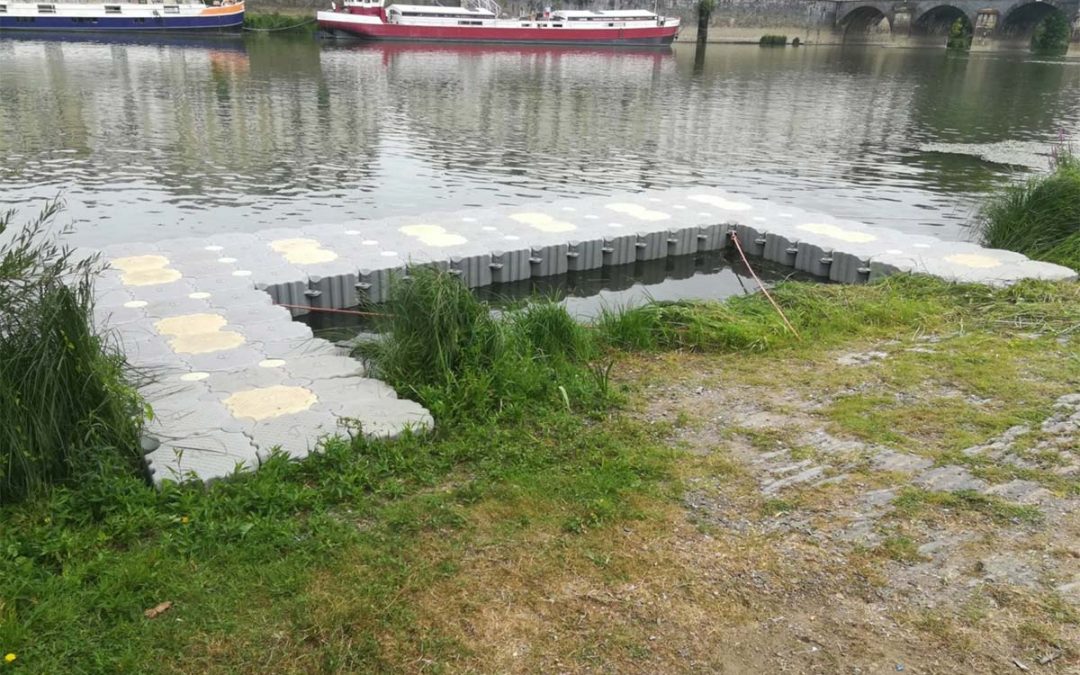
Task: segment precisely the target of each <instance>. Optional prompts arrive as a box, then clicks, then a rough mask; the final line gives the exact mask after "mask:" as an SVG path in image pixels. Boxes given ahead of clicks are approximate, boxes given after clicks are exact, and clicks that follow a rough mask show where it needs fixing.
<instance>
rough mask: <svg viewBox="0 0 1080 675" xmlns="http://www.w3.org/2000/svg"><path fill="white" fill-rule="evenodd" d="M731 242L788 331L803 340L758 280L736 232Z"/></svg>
mask: <svg viewBox="0 0 1080 675" xmlns="http://www.w3.org/2000/svg"><path fill="white" fill-rule="evenodd" d="M731 241H733V242H734V243H735V249H736V250H737V251H738V252H739V257H740V258H742V261H743V265H746V269H747V271H748V272H750V276H752V277H754V281H756V282H757V285H758V287H759V288H760V289H761V292H762V293H764V294H765V297H766V298H768V299H769V303H770V304H772V306H773V308H774V309H775V310H776V311H777V313H778V314H780V318H781V319H782V320H783V322H784V325H785V326H787V329H788V330H790V331H791V332H792V333H793V334H794V335H795V337H796V339H799V340H802V336H801V335H799V331H797V330H795V326H792V325H791V322H790V321H788V318H787V315H785V314H784V310H782V309H780V305H778V304H777V303H776V300H774V299H773V296H772V294H770V293H769V289H767V288H765V284H764V283H762V281H761V279H759V278H758V275H757V273H756V272H754V268H753V267H750V261H749V260H747V259H746V253H745V252H743V248H742V243H741V242H740V241H739V236H738V235H737V234H735V231H734V230H732V231H731Z"/></svg>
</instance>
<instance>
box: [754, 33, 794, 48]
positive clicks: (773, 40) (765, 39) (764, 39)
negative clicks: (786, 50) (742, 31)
mask: <svg viewBox="0 0 1080 675" xmlns="http://www.w3.org/2000/svg"><path fill="white" fill-rule="evenodd" d="M758 44H759V45H760V46H762V47H783V46H785V45H786V44H787V36H786V35H762V36H761V39H760V40H758Z"/></svg>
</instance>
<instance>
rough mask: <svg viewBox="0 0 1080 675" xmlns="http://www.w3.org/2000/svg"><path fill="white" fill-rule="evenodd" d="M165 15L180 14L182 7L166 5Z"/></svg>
mask: <svg viewBox="0 0 1080 675" xmlns="http://www.w3.org/2000/svg"><path fill="white" fill-rule="evenodd" d="M165 13H166V14H179V13H180V5H165Z"/></svg>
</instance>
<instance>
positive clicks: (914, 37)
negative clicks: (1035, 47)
mask: <svg viewBox="0 0 1080 675" xmlns="http://www.w3.org/2000/svg"><path fill="white" fill-rule="evenodd" d="M1055 12H1059V13H1061V15H1062V16H1063V17H1064V18H1065V19H1067V20H1068V21H1069V23H1070V24H1071V25H1072V26H1073V34H1072V41H1073V42H1074V43H1076V42H1078V41H1080V16H1078V15H1080V0H924V1H920V2H896V1H889V0H837V2H836V14H835V23H834V30H835V31H836V32H837V33H838V34H839V36H840V37H842V38H843V41H844V42H883V41H890V42H909V43H912V44H919V43H926V44H934V43H940V44H944V42H945V41H946V40H947V39H948V35H949V29H950V28H951V26H952V25H953V23H954V22H955V21H956V20H957V19H960V20H962V21H964V22H966V23H967V24H968V26H969V27H970V28H971V30H972V32H973V36H974V40H973V45H972V46H973V47H974V48H979V47H984V48H988V47H990V46H991V45H996V46H1005V47H1009V46H1015V47H1018V48H1019V47H1027V45H1028V43H1029V42H1030V40H1031V35H1032V32H1033V31H1034V30H1035V26H1036V25H1037V24H1038V23H1039V22H1040V21H1042V20H1043V19H1045V18H1046V17H1047V16H1049V15H1051V14H1053V13H1055Z"/></svg>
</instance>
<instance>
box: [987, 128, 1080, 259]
mask: <svg viewBox="0 0 1080 675" xmlns="http://www.w3.org/2000/svg"><path fill="white" fill-rule="evenodd" d="M1052 168H1053V171H1052V172H1051V173H1050V174H1048V175H1045V176H1039V177H1036V178H1032V179H1030V180H1028V181H1026V182H1024V183H1021V184H1019V185H1013V186H1010V187H1008V188H1005V190H1004V191H1003V192H1002V193H1001V194H999V195H997V196H996V197H993V198H992V199H990V201H989V202H987V204H986V205H985V206H984V207H983V208H982V211H981V212H980V214H979V220H978V224H977V227H978V231H979V235H980V238H981V240H982V243H983V244H985V245H986V246H991V247H993V248H1003V249H1008V250H1010V251H1018V252H1020V253H1023V254H1024V255H1026V256H1028V257H1030V258H1034V259H1036V260H1045V261H1048V262H1053V263H1057V264H1059V265H1065V266H1066V267H1071V268H1073V269H1075V270H1080V160H1078V159H1077V158H1076V157H1075V155H1073V154H1072V153H1071V152H1070V151H1069V149H1068V147H1067V146H1062V147H1059V148H1057V149H1056V150H1055V160H1054V165H1053V167H1052Z"/></svg>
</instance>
